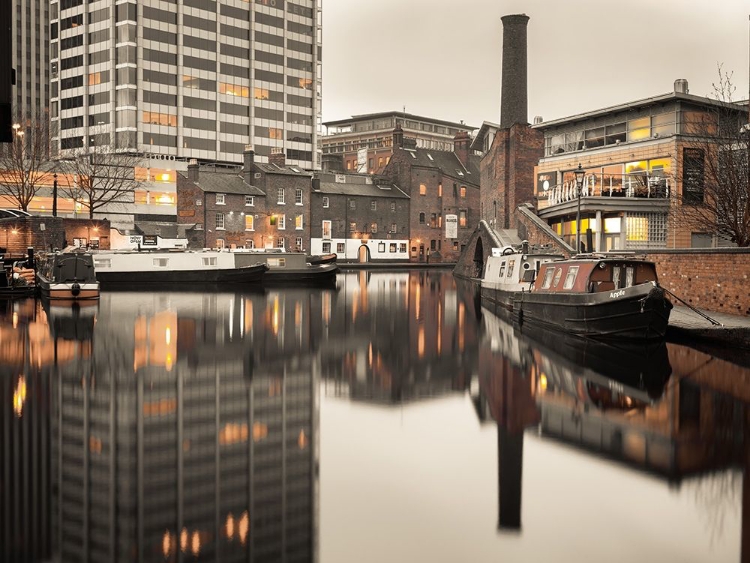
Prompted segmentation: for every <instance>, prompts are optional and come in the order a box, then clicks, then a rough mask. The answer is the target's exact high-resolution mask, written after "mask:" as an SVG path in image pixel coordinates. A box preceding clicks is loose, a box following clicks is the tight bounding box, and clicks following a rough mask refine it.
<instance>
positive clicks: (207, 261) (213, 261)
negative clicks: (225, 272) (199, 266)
mask: <svg viewBox="0 0 750 563" xmlns="http://www.w3.org/2000/svg"><path fill="white" fill-rule="evenodd" d="M203 265H204V266H216V256H211V257H208V258H206V257H204V258H203Z"/></svg>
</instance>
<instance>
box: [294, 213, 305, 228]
mask: <svg viewBox="0 0 750 563" xmlns="http://www.w3.org/2000/svg"><path fill="white" fill-rule="evenodd" d="M302 222H303V215H301V214H300V215H297V216H296V217H295V218H294V228H295V229H297V230H298V231H301V230H302V228H303V226H302V225H303V223H302Z"/></svg>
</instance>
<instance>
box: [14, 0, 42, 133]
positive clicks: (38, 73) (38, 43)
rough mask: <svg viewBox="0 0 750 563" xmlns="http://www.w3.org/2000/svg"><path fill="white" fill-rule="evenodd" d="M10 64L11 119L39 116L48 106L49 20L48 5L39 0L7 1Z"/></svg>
mask: <svg viewBox="0 0 750 563" xmlns="http://www.w3.org/2000/svg"><path fill="white" fill-rule="evenodd" d="M11 3H12V5H13V8H12V10H13V15H12V19H13V21H12V29H13V32H12V41H11V44H12V47H11V48H12V59H11V60H12V64H13V68H14V69H15V70H16V85H15V86H14V87H13V92H12V104H13V114H12V116H13V119H14V120H19V119H29V118H35V117H36V116H38V115H43V114H44V112H45V111H46V110H47V108H48V107H49V75H50V62H49V61H50V51H49V45H50V43H49V33H50V32H49V30H50V27H49V22H50V12H49V10H50V4H49V2H42V1H41V0H11Z"/></svg>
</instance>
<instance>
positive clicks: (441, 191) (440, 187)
mask: <svg viewBox="0 0 750 563" xmlns="http://www.w3.org/2000/svg"><path fill="white" fill-rule="evenodd" d="M438 197H443V184H438Z"/></svg>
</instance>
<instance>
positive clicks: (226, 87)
mask: <svg viewBox="0 0 750 563" xmlns="http://www.w3.org/2000/svg"><path fill="white" fill-rule="evenodd" d="M219 94H227V95H228V96H237V97H240V98H249V97H250V88H248V87H247V86H240V85H239V84H230V83H228V82H219Z"/></svg>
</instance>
